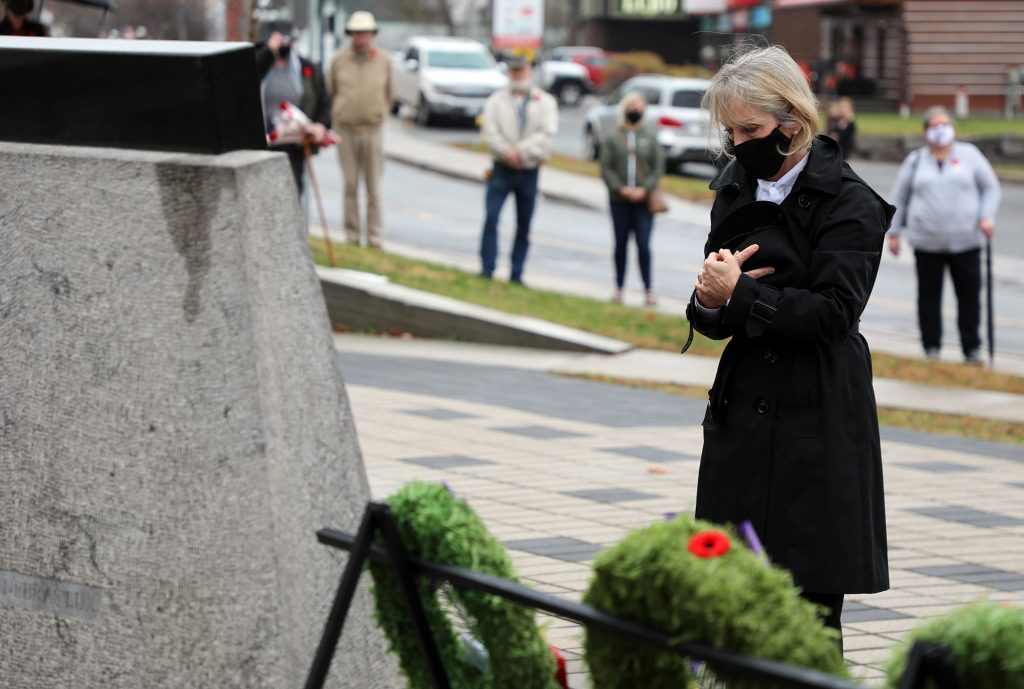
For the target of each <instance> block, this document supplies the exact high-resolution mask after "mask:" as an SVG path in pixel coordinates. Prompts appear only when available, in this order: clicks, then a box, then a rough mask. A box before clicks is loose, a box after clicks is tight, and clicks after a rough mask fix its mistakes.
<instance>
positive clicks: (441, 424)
mask: <svg viewBox="0 0 1024 689" xmlns="http://www.w3.org/2000/svg"><path fill="white" fill-rule="evenodd" d="M335 343H336V345H337V349H338V352H339V354H338V358H339V364H340V367H341V370H342V372H343V374H344V376H345V379H346V387H347V389H348V392H349V396H350V398H351V403H352V409H353V414H354V418H355V422H356V427H357V430H358V434H359V441H360V445H361V448H362V451H363V456H364V462H365V466H366V470H367V474H368V477H369V481H370V486H371V492H372V495H373V496H374V498H377V499H383V498H386V497H387V496H388V495H390V494H392V493H393V492H394V491H395V490H397V489H398V488H399V487H401V486H402V485H403V484H405V483H406V482H408V481H411V480H414V479H419V480H426V481H440V480H442V479H445V480H447V481H448V483H449V484H450V485H451V486H452V488H453V489H454V490H455V491H456V493H457V494H458V495H459V496H460V497H464V498H465V499H467V500H468V501H469V503H470V505H472V507H473V508H474V509H475V510H476V511H477V512H478V513H479V514H480V515H481V517H482V518H483V519H484V521H485V522H486V524H487V526H488V528H489V529H490V530H491V532H492V533H494V534H495V536H496V537H497V538H498V539H499V540H500V541H502V542H503V543H504V544H505V546H506V547H507V548H508V550H509V554H510V555H511V557H512V560H513V562H514V564H515V566H516V569H517V572H518V573H519V575H520V577H521V578H522V580H523V581H524V582H525V583H526V584H527V585H529V586H532V587H534V588H536V589H537V590H540V591H545V592H547V593H551V594H554V595H558V596H561V597H564V598H566V599H569V600H577V601H578V600H580V598H581V597H582V594H583V592H584V591H585V590H586V588H587V585H588V581H589V579H590V571H591V570H590V565H591V562H592V561H593V558H594V557H595V556H596V554H597V553H599V552H600V551H601V550H603V549H604V548H606V547H608V546H610V545H612V544H614V543H616V542H618V541H619V540H621V539H622V538H623V537H624V536H625V535H626V534H627V533H629V531H631V530H633V529H636V528H642V527H644V526H646V525H648V524H650V523H652V522H654V521H656V520H659V519H662V518H663V515H664V514H665V513H667V512H687V511H690V510H692V508H693V502H694V496H695V494H696V481H697V467H698V461H697V460H698V459H699V457H700V453H701V445H702V434H701V428H700V420H701V419H702V418H703V414H704V406H705V401H704V400H701V399H696V398H690V397H686V396H680V395H670V394H665V393H659V392H654V391H650V390H642V389H632V388H627V387H622V386H616V385H607V384H602V383H597V382H592V381H587V380H576V379H572V378H567V377H565V376H559V375H551V374H550V373H548V372H549V371H576V372H579V371H586V372H595V373H610V374H612V375H620V374H623V373H625V374H627V375H629V376H632V377H637V376H642V375H643V374H644V371H647V372H648V373H649V374H650V375H652V376H654V377H658V378H661V377H663V376H664V375H665V374H666V372H667V371H672V372H673V373H672V375H674V376H677V378H678V379H679V380H678V382H693V383H696V382H698V381H707V380H708V379H709V376H710V375H711V373H712V371H713V367H714V362H713V361H710V360H707V359H700V358H696V357H679V356H678V355H673V354H671V353H669V354H662V353H658V352H632V353H630V354H627V355H623V356H622V357H615V358H614V359H611V360H610V359H609V358H608V357H604V358H596V359H595V358H594V357H589V356H586V355H574V354H563V353H557V352H548V351H534V350H521V349H509V348H497V347H489V346H480V345H472V344H465V343H455V342H443V341H436V340H416V339H413V340H403V339H401V338H391V339H388V338H368V337H363V336H354V335H343V336H337V337H336V338H335ZM610 361H614V362H615V363H614V365H615V366H618V367H622V369H623V370H618V369H611V368H610V366H611V363H604V362H610ZM879 392H880V394H888V393H885V392H884V391H882V390H880V391H879ZM882 456H883V462H884V466H885V484H886V507H887V521H888V533H889V556H890V572H891V589H890V590H889V591H886V592H884V593H881V594H876V595H849V596H847V598H846V605H845V607H844V613H843V628H844V635H845V649H846V659H847V661H848V662H849V663H850V665H851V667H852V669H853V672H854V675H855V676H856V677H858V678H859V679H861V680H863V681H865V682H867V683H868V684H869V685H871V686H879V685H881V683H882V680H883V677H884V673H883V668H884V664H885V661H886V660H887V659H888V657H889V655H890V653H891V649H892V647H893V646H894V645H895V644H897V643H898V642H899V641H900V640H901V639H902V638H903V637H904V636H905V635H906V634H907V632H908V631H909V630H911V629H913V628H915V627H916V626H918V625H919V624H920V623H921V622H922V621H923V620H925V619H927V618H930V617H934V616H936V615H941V614H944V613H947V612H949V611H951V610H952V609H954V608H956V607H958V606H960V605H963V604H965V603H969V602H971V601H974V600H977V599H978V598H980V597H986V598H990V599H993V600H1001V601H1011V602H1013V603H1015V604H1021V603H1024V548H1022V546H1024V501H1022V500H1021V499H1020V496H1021V491H1022V490H1024V448H1021V447H1019V446H1011V445H1003V444H998V443H985V442H979V441H971V440H965V439H961V438H953V437H946V436H942V437H940V436H935V435H930V434H925V433H917V432H913V431H905V430H901V429H893V428H885V427H883V428H882ZM541 618H542V619H541V622H542V623H544V624H545V625H546V634H547V636H548V639H549V640H550V641H551V643H553V644H555V645H557V646H558V647H559V648H561V649H562V650H563V651H564V652H565V654H566V656H567V657H568V659H569V670H570V686H571V687H573V689H583V688H584V687H586V686H588V684H587V678H586V667H585V665H584V664H583V661H582V646H583V643H582V631H581V630H580V629H579V628H578V627H576V626H575V625H573V624H571V623H568V622H565V621H564V620H560V619H556V618H549V617H545V616H541Z"/></svg>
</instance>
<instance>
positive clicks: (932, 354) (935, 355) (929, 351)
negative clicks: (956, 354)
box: [924, 347, 939, 361]
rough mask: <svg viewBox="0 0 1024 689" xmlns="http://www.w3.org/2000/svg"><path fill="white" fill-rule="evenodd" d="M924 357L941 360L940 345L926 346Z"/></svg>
mask: <svg viewBox="0 0 1024 689" xmlns="http://www.w3.org/2000/svg"><path fill="white" fill-rule="evenodd" d="M924 358H925V359H930V360H931V361H938V360H939V348H938V347H925V348H924Z"/></svg>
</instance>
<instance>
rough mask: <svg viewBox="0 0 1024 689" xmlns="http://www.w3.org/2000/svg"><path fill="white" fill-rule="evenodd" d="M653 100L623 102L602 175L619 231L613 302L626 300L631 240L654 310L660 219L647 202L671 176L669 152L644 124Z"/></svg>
mask: <svg viewBox="0 0 1024 689" xmlns="http://www.w3.org/2000/svg"><path fill="white" fill-rule="evenodd" d="M646 106H647V101H646V99H645V98H644V96H643V94H641V93H637V92H631V93H627V94H626V95H625V96H623V98H622V100H621V101H619V127H618V128H616V130H615V131H613V132H612V133H611V134H609V135H608V136H607V137H606V138H605V140H604V141H603V142H602V144H601V176H602V177H603V178H604V183H605V184H606V185H608V196H609V200H610V202H611V213H612V227H613V228H614V230H615V253H614V258H615V293H614V294H613V295H612V301H614V302H621V301H622V285H623V283H624V282H625V280H626V247H627V245H628V244H629V235H630V234H632V235H633V236H634V237H635V239H636V249H637V259H638V261H639V263H640V277H641V278H642V279H643V281H644V300H645V302H646V303H647V305H648V306H654V305H655V304H656V303H657V301H656V299H655V298H654V291H653V288H652V280H651V249H650V246H651V231H652V230H653V228H654V215H653V214H652V213H651V212H650V211H649V210H648V208H647V199H648V197H649V196H650V195H651V194H652V193H654V190H655V189H656V188H657V187H658V182H659V181H660V180H661V175H662V173H663V172H664V171H665V153H664V151H662V149H661V145H660V144H659V143H658V138H657V136H656V135H655V133H654V132H652V131H651V130H650V129H648V128H647V127H645V126H644V125H643V119H644V109H645V108H646Z"/></svg>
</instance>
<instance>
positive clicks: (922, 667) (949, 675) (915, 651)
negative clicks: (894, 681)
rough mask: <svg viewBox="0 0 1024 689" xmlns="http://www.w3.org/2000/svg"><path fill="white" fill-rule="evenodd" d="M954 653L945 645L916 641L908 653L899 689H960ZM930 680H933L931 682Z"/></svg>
mask: <svg viewBox="0 0 1024 689" xmlns="http://www.w3.org/2000/svg"><path fill="white" fill-rule="evenodd" d="M953 661H954V658H953V653H952V652H951V651H950V650H949V648H948V647H947V646H944V645H943V644H937V643H933V642H931V641H915V642H914V645H913V646H911V647H910V652H909V653H907V665H906V667H904V668H903V676H902V677H901V678H900V683H899V688H898V689H925V687H928V686H932V687H935V689H960V682H959V680H958V679H957V677H956V669H955V665H954V662H953ZM929 680H931V681H930V682H929Z"/></svg>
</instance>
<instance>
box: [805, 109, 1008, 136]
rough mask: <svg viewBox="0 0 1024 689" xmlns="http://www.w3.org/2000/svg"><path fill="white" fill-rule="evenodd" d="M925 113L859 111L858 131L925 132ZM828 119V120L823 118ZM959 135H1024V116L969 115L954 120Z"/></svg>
mask: <svg viewBox="0 0 1024 689" xmlns="http://www.w3.org/2000/svg"><path fill="white" fill-rule="evenodd" d="M923 114H924V113H913V114H912V115H911V116H910V117H908V118H906V119H903V118H902V117H900V116H899V115H898V114H889V113H863V114H858V115H857V133H858V134H875V135H886V136H900V135H904V134H913V135H916V136H920V135H921V134H922V124H921V116H922V115H923ZM822 122H824V120H822ZM953 124H954V126H955V127H956V132H957V136H959V137H961V138H968V139H969V138H971V137H974V136H997V135H1000V134H1015V135H1017V136H1024V118H1017V119H1014V120H1004V119H1003V118H1001V117H969V118H967V119H965V120H954V122H953Z"/></svg>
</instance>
